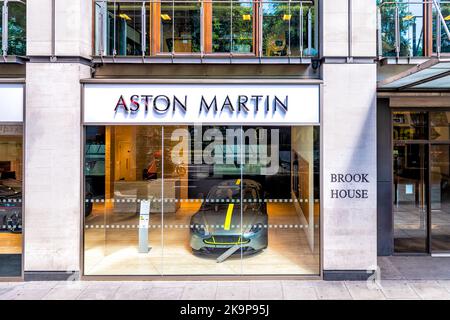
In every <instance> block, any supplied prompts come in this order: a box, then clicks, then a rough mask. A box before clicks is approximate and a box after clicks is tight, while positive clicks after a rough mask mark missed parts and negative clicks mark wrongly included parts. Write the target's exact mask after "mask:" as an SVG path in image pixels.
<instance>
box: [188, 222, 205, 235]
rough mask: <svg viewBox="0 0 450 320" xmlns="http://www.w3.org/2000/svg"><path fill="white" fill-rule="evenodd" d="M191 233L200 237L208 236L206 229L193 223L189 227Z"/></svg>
mask: <svg viewBox="0 0 450 320" xmlns="http://www.w3.org/2000/svg"><path fill="white" fill-rule="evenodd" d="M191 231H192V232H193V233H195V234H197V235H199V236H201V237H204V236H207V235H208V234H209V233H208V230H206V227H205V225H203V224H197V223H194V224H193V225H191Z"/></svg>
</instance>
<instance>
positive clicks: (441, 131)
mask: <svg viewBox="0 0 450 320" xmlns="http://www.w3.org/2000/svg"><path fill="white" fill-rule="evenodd" d="M429 114H430V124H431V133H430V135H431V137H430V139H431V140H437V141H445V140H450V112H445V111H442V112H430V113H429Z"/></svg>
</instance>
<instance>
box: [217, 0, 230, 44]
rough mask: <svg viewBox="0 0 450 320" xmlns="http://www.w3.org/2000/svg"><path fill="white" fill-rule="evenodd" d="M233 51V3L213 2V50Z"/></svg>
mask: <svg viewBox="0 0 450 320" xmlns="http://www.w3.org/2000/svg"><path fill="white" fill-rule="evenodd" d="M230 51H231V3H230V2H214V3H213V4H212V52H230Z"/></svg>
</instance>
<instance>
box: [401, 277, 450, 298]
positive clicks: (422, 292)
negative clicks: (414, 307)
mask: <svg viewBox="0 0 450 320" xmlns="http://www.w3.org/2000/svg"><path fill="white" fill-rule="evenodd" d="M409 285H410V286H411V288H412V289H413V290H414V291H415V292H416V293H417V294H418V295H419V296H420V297H421V298H422V299H426V300H450V292H449V291H447V289H446V288H445V287H443V286H441V285H440V284H439V283H438V281H431V280H422V281H411V282H410V283H409Z"/></svg>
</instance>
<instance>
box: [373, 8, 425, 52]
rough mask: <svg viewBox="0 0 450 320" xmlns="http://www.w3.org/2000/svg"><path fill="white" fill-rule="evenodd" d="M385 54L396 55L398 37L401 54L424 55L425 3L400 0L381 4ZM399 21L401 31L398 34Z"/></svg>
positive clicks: (383, 50)
mask: <svg viewBox="0 0 450 320" xmlns="http://www.w3.org/2000/svg"><path fill="white" fill-rule="evenodd" d="M380 14H381V38H382V52H383V56H396V55H397V48H396V37H397V39H398V46H399V48H398V49H399V56H422V55H423V41H424V34H423V30H424V28H423V4H421V3H418V1H409V0H405V1H399V2H397V4H393V3H384V4H383V5H381V6H380ZM397 22H398V28H399V29H398V30H399V33H398V34H397V35H396V30H397V29H396V24H397Z"/></svg>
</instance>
